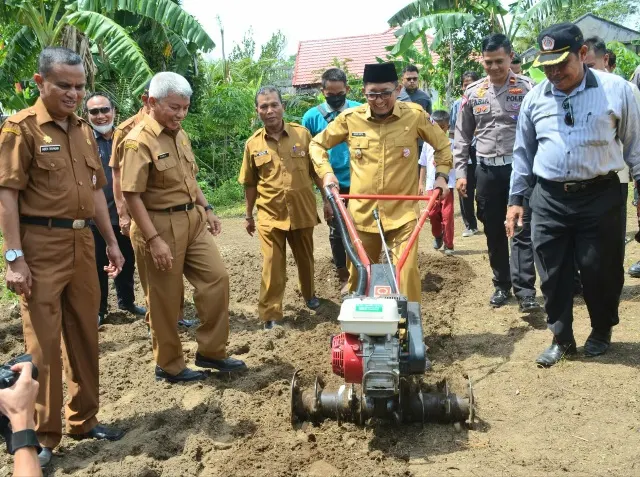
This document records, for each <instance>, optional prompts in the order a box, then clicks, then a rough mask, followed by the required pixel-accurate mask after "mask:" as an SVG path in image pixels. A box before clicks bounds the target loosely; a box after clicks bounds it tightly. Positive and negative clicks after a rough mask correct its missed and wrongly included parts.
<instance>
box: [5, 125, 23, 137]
mask: <svg viewBox="0 0 640 477" xmlns="http://www.w3.org/2000/svg"><path fill="white" fill-rule="evenodd" d="M2 132H8V133H11V134H15V135H16V136H19V135H20V134H22V133H21V132H20V128H14V127H11V126H5V127H4V128H2Z"/></svg>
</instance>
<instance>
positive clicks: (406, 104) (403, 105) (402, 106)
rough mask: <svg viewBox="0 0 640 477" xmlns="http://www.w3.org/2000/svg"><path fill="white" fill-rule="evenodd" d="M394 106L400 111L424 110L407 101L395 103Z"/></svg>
mask: <svg viewBox="0 0 640 477" xmlns="http://www.w3.org/2000/svg"><path fill="white" fill-rule="evenodd" d="M396 104H397V105H398V106H399V107H400V109H411V110H413V111H424V108H423V107H422V106H420V105H419V104H417V103H412V102H408V101H396Z"/></svg>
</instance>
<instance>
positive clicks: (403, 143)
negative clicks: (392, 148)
mask: <svg viewBox="0 0 640 477" xmlns="http://www.w3.org/2000/svg"><path fill="white" fill-rule="evenodd" d="M394 144H395V145H396V147H411V146H416V145H417V144H418V138H416V139H407V138H396V140H395V142H394Z"/></svg>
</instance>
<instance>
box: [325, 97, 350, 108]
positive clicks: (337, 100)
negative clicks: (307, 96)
mask: <svg viewBox="0 0 640 477" xmlns="http://www.w3.org/2000/svg"><path fill="white" fill-rule="evenodd" d="M325 99H326V101H327V104H328V105H329V106H331V109H340V108H341V107H342V106H343V105H344V103H345V101H346V100H347V95H346V94H345V93H342V94H338V95H336V96H327V97H326V98H325Z"/></svg>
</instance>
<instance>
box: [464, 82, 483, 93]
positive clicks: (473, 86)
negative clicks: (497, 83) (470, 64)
mask: <svg viewBox="0 0 640 477" xmlns="http://www.w3.org/2000/svg"><path fill="white" fill-rule="evenodd" d="M485 80H486V78H480V79H479V80H478V81H474V82H473V83H471V84H470V85H469V86H467V89H465V90H464V91H463V93H466V92H467V91H469V90H470V89H471V88H475V87H476V86H479V85H480V83H482V82H483V81H485Z"/></svg>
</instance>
